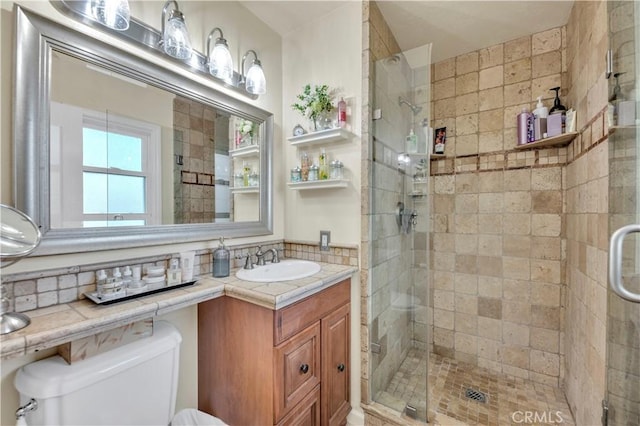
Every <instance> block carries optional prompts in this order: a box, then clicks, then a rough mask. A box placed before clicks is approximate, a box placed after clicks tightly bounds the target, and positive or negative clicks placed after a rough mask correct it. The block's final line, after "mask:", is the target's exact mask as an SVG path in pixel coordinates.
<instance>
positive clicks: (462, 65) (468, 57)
mask: <svg viewBox="0 0 640 426" xmlns="http://www.w3.org/2000/svg"><path fill="white" fill-rule="evenodd" d="M473 71H478V52H477V51H474V52H470V53H466V54H464V55H460V56H458V57H456V75H462V74H467V73H469V72H473Z"/></svg>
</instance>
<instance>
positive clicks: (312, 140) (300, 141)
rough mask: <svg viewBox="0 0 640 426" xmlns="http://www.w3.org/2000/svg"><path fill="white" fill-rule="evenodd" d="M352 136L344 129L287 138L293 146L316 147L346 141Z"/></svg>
mask: <svg viewBox="0 0 640 426" xmlns="http://www.w3.org/2000/svg"><path fill="white" fill-rule="evenodd" d="M350 136H352V133H351V132H349V131H348V130H345V129H342V128H336V129H327V130H320V131H317V132H311V133H307V134H304V135H300V136H293V137H290V138H287V140H288V141H289V142H290V143H291V145H292V146H299V145H315V144H319V143H329V142H338V141H345V140H347V139H349V137H350Z"/></svg>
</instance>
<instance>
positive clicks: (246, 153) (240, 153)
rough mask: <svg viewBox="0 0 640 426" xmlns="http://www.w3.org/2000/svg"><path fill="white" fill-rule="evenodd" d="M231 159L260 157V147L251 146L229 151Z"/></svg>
mask: <svg viewBox="0 0 640 426" xmlns="http://www.w3.org/2000/svg"><path fill="white" fill-rule="evenodd" d="M229 155H230V156H231V158H236V157H258V156H260V147H259V146H258V145H249V146H245V147H242V148H238V149H232V150H231V151H229Z"/></svg>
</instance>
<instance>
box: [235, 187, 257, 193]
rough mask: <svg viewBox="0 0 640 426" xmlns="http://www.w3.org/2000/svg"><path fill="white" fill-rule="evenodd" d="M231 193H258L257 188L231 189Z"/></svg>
mask: <svg viewBox="0 0 640 426" xmlns="http://www.w3.org/2000/svg"><path fill="white" fill-rule="evenodd" d="M231 192H232V193H234V194H257V193H259V192H260V187H259V186H240V187H237V188H231Z"/></svg>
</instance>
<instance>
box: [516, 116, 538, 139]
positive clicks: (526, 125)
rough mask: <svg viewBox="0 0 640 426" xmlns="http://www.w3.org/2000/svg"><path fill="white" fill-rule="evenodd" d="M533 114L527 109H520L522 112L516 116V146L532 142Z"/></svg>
mask: <svg viewBox="0 0 640 426" xmlns="http://www.w3.org/2000/svg"><path fill="white" fill-rule="evenodd" d="M534 136H535V135H534V131H533V114H531V113H530V112H529V110H528V109H527V108H522V112H521V113H520V114H518V145H524V144H526V143H529V142H533V141H534V140H535V139H534Z"/></svg>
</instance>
